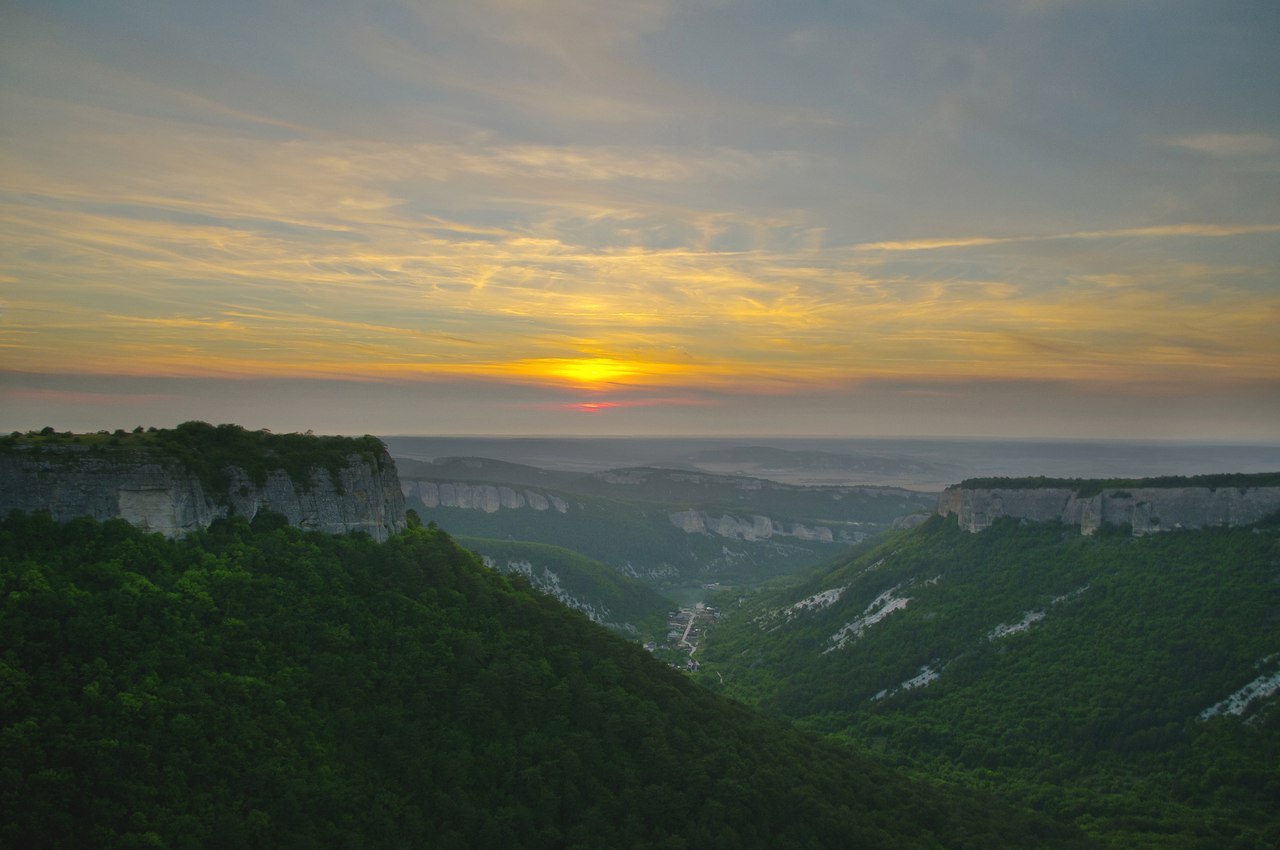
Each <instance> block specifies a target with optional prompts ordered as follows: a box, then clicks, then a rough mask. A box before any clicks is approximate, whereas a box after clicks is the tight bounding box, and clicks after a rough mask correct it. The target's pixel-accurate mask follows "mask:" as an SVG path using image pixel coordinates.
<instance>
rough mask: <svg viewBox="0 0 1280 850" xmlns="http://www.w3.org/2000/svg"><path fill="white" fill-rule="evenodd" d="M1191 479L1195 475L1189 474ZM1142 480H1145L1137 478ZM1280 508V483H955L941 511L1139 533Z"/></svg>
mask: <svg viewBox="0 0 1280 850" xmlns="http://www.w3.org/2000/svg"><path fill="white" fill-rule="evenodd" d="M1188 480H1191V479H1188ZM1135 483H1140V482H1135ZM1276 511H1280V487H1275V486H1255V487H1250V486H1224V487H1207V486H1187V487H1173V486H1160V487H1150V486H1147V487H1144V486H1126V487H1106V488H1102V489H1100V490H1099V489H1098V488H1096V487H1088V486H1083V487H1075V486H1071V487H1020V486H1008V487H966V486H965V485H963V484H961V485H957V486H955V487H949V488H948V489H947V490H945V491H944V492H943V493H942V495H941V496H940V497H939V499H938V513H939V514H940V515H942V516H954V517H956V519H957V521H958V522H959V524H960V527H961V528H963V529H964V530H966V531H970V532H977V531H982V530H983V529H985V528H987V527H989V526H990V525H991V524H992V523H993V522H995V521H996V520H998V519H1000V518H1001V517H1006V516H1011V517H1018V518H1020V519H1026V520H1032V521H1036V522H1045V521H1059V522H1063V523H1066V524H1068V525H1078V526H1079V527H1080V532H1081V533H1082V534H1093V533H1094V532H1095V531H1097V530H1098V529H1099V528H1101V527H1102V526H1104V525H1125V524H1128V525H1130V526H1132V527H1133V533H1134V535H1135V536H1142V535H1144V534H1152V533H1155V532H1159V531H1169V530H1171V529H1175V528H1188V529H1194V528H1209V527H1215V526H1241V525H1249V524H1251V523H1255V522H1258V521H1259V520H1261V519H1263V518H1264V517H1266V516H1268V515H1270V514H1273V513H1275V512H1276Z"/></svg>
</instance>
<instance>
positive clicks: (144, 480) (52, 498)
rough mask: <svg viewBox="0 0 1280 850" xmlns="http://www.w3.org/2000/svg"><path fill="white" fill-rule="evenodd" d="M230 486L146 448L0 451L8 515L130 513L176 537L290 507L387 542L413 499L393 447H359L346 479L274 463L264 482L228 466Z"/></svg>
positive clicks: (318, 523)
mask: <svg viewBox="0 0 1280 850" xmlns="http://www.w3.org/2000/svg"><path fill="white" fill-rule="evenodd" d="M225 472H226V475H227V478H228V480H229V481H230V486H229V487H228V488H227V490H226V492H218V493H209V492H206V491H205V487H204V485H203V484H202V483H201V481H200V479H199V477H198V476H197V475H195V474H194V473H193V472H192V471H190V470H188V469H187V468H186V467H184V466H183V464H182V463H181V462H180V461H178V460H177V459H175V458H173V457H171V456H169V455H166V454H164V453H163V452H160V451H151V450H146V449H137V448H129V449H120V450H109V449H101V448H99V449H97V450H95V451H89V450H87V449H86V448H84V447H81V446H75V445H62V446H46V447H44V448H42V449H40V450H39V451H30V450H23V449H13V450H10V451H6V452H4V453H0V516H7V515H8V514H9V513H10V512H11V511H15V510H16V511H23V512H26V513H35V512H40V511H47V512H48V513H49V514H50V515H51V516H52V517H53V518H54V519H55V520H58V521H60V522H65V521H67V520H71V519H75V518H77V517H83V516H88V517H93V518H94V519H97V520H108V519H116V518H119V519H124V520H126V521H127V522H129V523H130V524H132V525H135V526H137V527H138V528H141V529H143V530H145V531H155V532H159V533H161V534H163V535H165V536H166V537H177V536H180V535H182V534H186V533H187V532H190V531H195V530H197V529H201V528H207V527H208V526H209V524H210V523H212V522H213V521H214V520H216V519H219V518H224V517H227V516H230V515H232V514H235V515H237V516H243V517H247V518H249V519H252V518H253V517H255V516H257V515H258V513H260V512H262V511H272V512H275V513H279V514H283V515H284V516H285V517H286V518H288V520H289V522H290V524H292V525H296V526H299V527H301V528H306V529H312V530H316V531H324V532H328V533H332V534H341V533H345V532H349V531H364V532H367V533H368V534H369V535H370V536H371V537H373V538H374V539H375V540H385V539H386V538H387V537H388V536H390V535H391V534H394V533H396V532H398V531H401V530H403V529H404V527H405V507H404V496H403V495H402V494H401V492H400V482H399V479H398V478H397V477H396V469H395V462H394V461H392V460H391V458H390V456H389V455H386V454H385V452H384V454H383V456H382V457H380V458H376V459H375V460H374V461H372V462H371V461H370V460H368V459H366V458H364V457H362V456H360V455H356V454H353V455H351V456H350V457H349V458H347V463H346V465H345V466H342V467H340V468H339V469H338V475H337V479H336V480H335V478H334V477H333V475H332V474H331V473H330V472H329V470H328V469H325V468H323V467H316V468H314V469H312V470H311V477H310V481H306V482H300V481H295V480H293V479H292V478H290V477H289V475H288V474H287V473H285V472H284V471H283V470H279V469H277V470H271V471H268V473H267V474H266V477H265V480H263V481H262V483H256V482H255V481H253V480H252V479H251V477H250V476H249V475H248V474H247V473H246V472H245V471H244V470H243V469H240V468H239V467H235V466H229V467H228V468H227V469H226V470H225Z"/></svg>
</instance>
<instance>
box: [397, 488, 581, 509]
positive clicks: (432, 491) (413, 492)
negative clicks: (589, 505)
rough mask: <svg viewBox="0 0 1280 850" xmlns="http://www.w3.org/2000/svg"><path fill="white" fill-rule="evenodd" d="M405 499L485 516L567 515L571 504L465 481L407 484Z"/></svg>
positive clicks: (532, 492) (545, 495)
mask: <svg viewBox="0 0 1280 850" xmlns="http://www.w3.org/2000/svg"><path fill="white" fill-rule="evenodd" d="M401 487H402V489H403V491H404V496H405V497H413V496H417V497H418V498H419V499H421V500H422V504H424V505H426V506H427V507H428V508H440V507H444V508H464V509H467V510H479V511H484V512H485V513H489V514H492V513H496V512H498V511H500V510H503V509H506V510H519V509H521V508H529V509H531V510H535V511H546V510H554V511H555V512H556V513H561V514H563V513H566V512H568V510H569V504H568V503H567V502H566V501H565V500H564V499H562V498H561V497H560V496H557V495H556V494H554V493H544V492H542V491H539V490H527V489H521V490H515V489H513V488H511V487H506V486H502V485H498V484H470V483H467V482H463V481H457V482H441V481H405V482H403V483H402V484H401Z"/></svg>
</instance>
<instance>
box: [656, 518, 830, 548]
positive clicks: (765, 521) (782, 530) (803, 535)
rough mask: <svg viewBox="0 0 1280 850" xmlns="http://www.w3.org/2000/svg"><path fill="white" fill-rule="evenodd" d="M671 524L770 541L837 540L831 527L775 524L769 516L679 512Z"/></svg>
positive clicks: (695, 531) (688, 529) (735, 537)
mask: <svg viewBox="0 0 1280 850" xmlns="http://www.w3.org/2000/svg"><path fill="white" fill-rule="evenodd" d="M670 519H671V524H672V525H674V526H675V527H676V528H678V529H680V530H681V531H685V532H688V533H689V534H712V535H715V536H716V537H728V538H731V539H733V540H768V539H769V538H770V537H796V538H799V539H801V540H817V541H820V542H822V543H833V542H835V536H834V535H833V534H832V533H831V529H829V528H826V527H825V526H821V525H818V526H806V525H801V524H799V523H790V524H786V525H784V524H782V523H776V522H774V521H773V520H772V519H770V518H769V517H767V516H759V515H756V516H752V517H751V518H750V519H740V518H739V517H735V516H731V515H729V514H724V515H722V516H713V515H711V514H707V513H702V512H700V511H692V510H690V511H676V512H675V513H673V514H671V515H670Z"/></svg>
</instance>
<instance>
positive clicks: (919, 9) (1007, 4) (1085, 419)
mask: <svg viewBox="0 0 1280 850" xmlns="http://www.w3.org/2000/svg"><path fill="white" fill-rule="evenodd" d="M1278 45H1280V4H1277V3H1275V2H1274V0H1259V2H1232V0H1206V2H1199V1H1198V0H1186V2H1182V1H1181V0H1146V1H1145V2H1144V0H972V2H964V3H956V2H918V1H917V0H893V2H887V1H886V2H856V1H855V0H848V1H847V2H834V0H828V2H816V1H815V0H792V2H786V3H779V2H776V0H432V2H410V0H403V2H389V1H388V2H383V0H351V2H329V0H306V2H302V0H296V2H292V1H287V2H271V0H266V1H265V2H241V1H240V0H220V2H216V3H214V2H207V0H203V2H188V1H187V0H167V1H166V2H147V0H129V2H111V0H101V2H61V0H39V2H34V1H33V0H7V2H5V3H4V4H3V5H0V429H2V430H4V431H9V430H27V429H31V428H41V427H43V426H45V425H53V426H54V427H55V428H57V429H59V430H77V431H83V430H98V429H101V428H106V429H112V430H114V429H115V428H119V427H124V428H131V427H133V426H134V425H144V426H148V425H155V426H160V427H164V426H171V425H174V424H177V423H179V422H182V421H185V420H189V419H203V420H205V421H209V422H214V423H220V422H237V423H239V424H242V425H244V426H246V427H250V428H270V429H272V430H275V431H294V430H297V431H302V430H307V429H311V430H315V431H316V432H318V433H354V434H363V433H373V434H415V433H416V434H493V435H501V434H599V435H627V434H646V435H652V434H688V435H693V434H727V435H788V434H789V435H819V434H820V435H833V436H875V435H884V436H894V437H902V436H912V435H920V436H979V437H996V438H1006V437H1010V438H1017V437H1054V438H1072V439H1073V438H1080V439H1112V438H1124V439H1155V440H1196V441H1243V442H1263V443H1280V49H1278Z"/></svg>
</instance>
